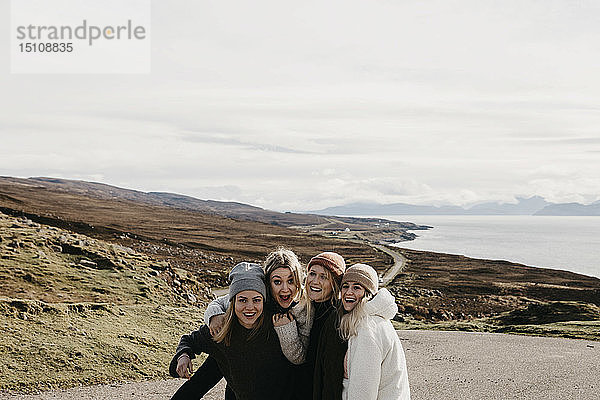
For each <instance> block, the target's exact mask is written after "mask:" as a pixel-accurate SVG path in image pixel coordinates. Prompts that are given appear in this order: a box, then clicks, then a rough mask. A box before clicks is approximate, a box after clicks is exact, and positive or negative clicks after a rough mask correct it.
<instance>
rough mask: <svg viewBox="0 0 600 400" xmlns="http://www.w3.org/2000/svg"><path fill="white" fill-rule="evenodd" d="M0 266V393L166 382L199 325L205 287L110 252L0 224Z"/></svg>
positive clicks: (61, 235) (85, 241)
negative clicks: (181, 344)
mask: <svg viewBox="0 0 600 400" xmlns="http://www.w3.org/2000/svg"><path fill="white" fill-rule="evenodd" d="M0 256H1V257H0V337H2V342H1V343H0V390H14V391H19V392H31V391H39V390H47V389H55V388H65V387H71V386H76V385H90V384H96V383H107V382H116V381H137V380H145V379H158V378H165V377H167V367H168V363H169V361H170V359H171V356H172V354H173V352H174V350H175V347H176V346H177V343H178V340H179V337H180V336H181V335H182V334H183V333H186V332H188V331H190V330H192V329H196V328H197V327H198V326H199V325H200V324H201V323H202V321H203V312H202V308H203V305H204V304H205V302H206V298H205V297H204V298H201V296H200V295H199V294H198V291H202V290H204V289H205V287H206V285H207V284H205V283H204V282H201V280H200V279H199V277H197V276H196V277H193V276H191V275H190V274H189V273H188V272H187V271H183V270H178V269H174V268H170V267H169V266H168V265H167V264H166V263H164V262H163V261H160V260H157V259H153V258H152V257H149V256H147V255H144V254H140V253H137V252H135V251H133V250H131V249H128V248H125V247H122V246H119V245H115V244H112V243H107V242H104V241H102V240H95V239H90V238H88V237H86V236H83V235H79V234H75V233H73V232H69V231H65V230H62V229H58V228H51V227H45V226H38V225H36V224H33V223H31V221H23V220H18V219H16V218H11V217H7V216H4V215H2V214H0ZM174 279H177V280H178V281H179V285H180V287H184V286H187V288H184V289H185V290H184V291H186V290H188V289H189V290H192V289H194V290H196V294H198V298H199V299H200V300H201V301H200V302H198V306H194V305H190V304H188V303H186V301H185V300H184V299H183V297H182V296H181V292H176V291H175V289H174V287H172V286H171V285H170V284H169V283H168V282H169V280H174ZM178 289H179V288H178Z"/></svg>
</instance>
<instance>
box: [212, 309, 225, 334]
mask: <svg viewBox="0 0 600 400" xmlns="http://www.w3.org/2000/svg"><path fill="white" fill-rule="evenodd" d="M224 324H225V314H219V315H213V316H212V317H210V320H209V321H208V329H209V330H210V335H211V336H215V335H216V334H217V333H219V332H220V331H221V329H222V328H223V325H224Z"/></svg>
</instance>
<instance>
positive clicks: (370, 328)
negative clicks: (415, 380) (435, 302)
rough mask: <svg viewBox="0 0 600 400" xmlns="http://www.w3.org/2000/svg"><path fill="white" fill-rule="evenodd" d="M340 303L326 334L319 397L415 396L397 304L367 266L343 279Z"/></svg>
mask: <svg viewBox="0 0 600 400" xmlns="http://www.w3.org/2000/svg"><path fill="white" fill-rule="evenodd" d="M341 297H342V299H341V300H342V302H341V307H340V308H339V312H338V314H337V316H335V317H330V319H329V320H328V321H327V323H326V327H325V328H324V331H323V333H322V335H321V341H320V343H319V349H318V354H317V360H318V363H317V365H316V368H315V385H314V397H313V398H314V399H316V400H329V399H330V400H333V399H336V400H337V399H340V398H342V399H343V400H350V399H361V400H392V399H401V400H409V399H410V389H409V385H408V375H407V370H406V359H405V357H404V350H403V349H402V345H401V343H400V340H399V339H398V335H397V334H396V331H395V330H394V328H393V326H392V324H391V321H390V319H391V318H393V317H394V316H395V315H396V312H397V311H398V307H397V306H396V301H395V299H394V297H393V296H392V295H391V294H390V292H389V291H388V290H387V289H385V288H384V289H381V290H378V276H377V273H376V272H375V270H374V269H373V268H372V267H370V266H368V265H366V264H355V265H353V266H351V267H350V268H348V269H347V270H346V273H345V274H344V277H343V279H342V288H341Z"/></svg>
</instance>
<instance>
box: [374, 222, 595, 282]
mask: <svg viewBox="0 0 600 400" xmlns="http://www.w3.org/2000/svg"><path fill="white" fill-rule="evenodd" d="M385 217H386V218H397V219H402V220H403V219H404V216H385ZM408 218H409V220H410V221H414V222H415V223H419V224H428V225H432V226H433V227H434V228H433V229H431V230H427V231H421V232H416V231H415V232H416V233H417V234H418V237H417V238H415V239H414V240H401V241H397V242H395V243H394V246H398V247H404V248H409V249H413V250H421V251H432V252H437V253H445V254H456V255H464V256H467V257H471V258H477V259H487V260H506V261H509V262H512V263H518V264H524V265H529V266H535V267H541V268H550V269H557V270H566V271H571V272H575V273H579V274H583V275H588V276H593V277H596V278H600V266H598V263H597V260H596V255H595V252H594V249H597V248H600V224H598V222H600V220H599V219H598V218H596V217H564V216H542V217H539V216H510V215H509V216H498V215H491V216H476V215H471V216H461V215H459V216H427V215H426V216H408Z"/></svg>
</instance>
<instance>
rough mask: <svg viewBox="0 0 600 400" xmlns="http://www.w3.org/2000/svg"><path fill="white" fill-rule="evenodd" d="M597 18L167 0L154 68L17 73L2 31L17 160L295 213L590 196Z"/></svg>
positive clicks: (553, 4) (365, 4) (596, 112)
mask: <svg viewBox="0 0 600 400" xmlns="http://www.w3.org/2000/svg"><path fill="white" fill-rule="evenodd" d="M8 9H9V8H8V2H6V1H3V2H2V5H1V6H0V22H1V24H2V26H5V27H6V26H8V24H9V22H10V21H9V12H8ZM598 21H600V2H597V1H592V0H589V1H585V0H581V1H552V0H540V1H524V0H519V1H514V2H513V1H482V0H474V1H451V0H443V1H422V0H419V1H417V0H415V1H400V0H398V1H374V0H365V1H352V0H340V1H323V0H319V1H282V0H276V1H252V2H250V1H224V0H218V1H203V0H200V1H198V0H193V1H192V0H190V1H172V0H170V1H154V2H153V3H152V26H151V27H150V28H151V38H152V73H151V74H148V75H17V74H10V72H9V71H10V60H9V56H8V54H9V52H8V46H9V36H8V35H9V32H8V29H3V33H2V36H0V63H1V65H0V67H1V68H2V69H1V71H0V175H8V176H18V177H30V176H52V177H62V178H69V179H83V180H90V181H97V182H103V183H108V184H112V185H116V186H120V187H125V188H132V189H138V190H143V191H169V192H176V193H182V194H187V195H191V196H195V197H198V198H202V199H216V200H235V201H240V202H244V203H249V204H253V205H258V206H261V207H265V208H269V209H275V210H281V211H283V210H310V209H318V208H322V207H327V206H333V205H339V204H345V203H349V202H353V201H376V202H381V203H392V202H408V203H415V204H436V205H439V204H457V205H468V204H472V203H475V202H480V201H491V200H500V201H512V200H514V198H515V196H531V195H541V196H544V197H545V198H546V199H548V200H550V201H554V202H570V201H578V202H582V203H589V202H592V201H595V200H598V199H600V172H599V171H600V23H598Z"/></svg>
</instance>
